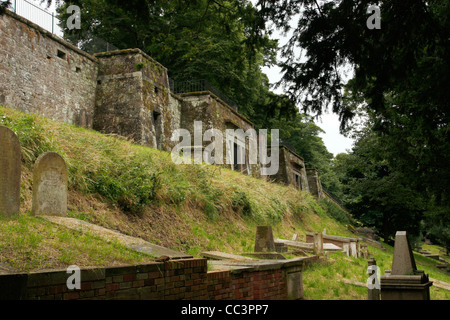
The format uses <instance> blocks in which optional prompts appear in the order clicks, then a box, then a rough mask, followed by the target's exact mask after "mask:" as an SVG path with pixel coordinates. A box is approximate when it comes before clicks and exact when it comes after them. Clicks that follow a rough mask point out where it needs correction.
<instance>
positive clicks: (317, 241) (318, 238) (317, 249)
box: [313, 233, 323, 255]
mask: <svg viewBox="0 0 450 320" xmlns="http://www.w3.org/2000/svg"><path fill="white" fill-rule="evenodd" d="M313 236H314V254H317V255H322V254H323V234H322V233H314V235H313Z"/></svg>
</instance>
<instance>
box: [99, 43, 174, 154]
mask: <svg viewBox="0 0 450 320" xmlns="http://www.w3.org/2000/svg"><path fill="white" fill-rule="evenodd" d="M96 58H97V59H98V60H99V73H98V86H97V100H96V109H95V121H94V129H95V130H98V131H101V132H104V133H115V134H119V135H122V136H126V137H130V138H132V139H133V140H135V141H136V142H137V143H139V144H142V145H145V146H150V147H153V148H157V149H161V150H166V151H169V150H170V149H171V146H172V143H171V141H170V138H171V135H172V131H173V130H175V129H177V128H178V127H179V121H180V109H179V108H180V106H179V102H178V101H177V99H176V98H174V97H173V95H172V94H171V93H170V90H169V82H168V76H167V69H166V68H164V67H163V66H162V65H161V64H159V63H158V62H156V61H154V60H153V59H152V58H151V57H149V56H148V55H146V54H145V53H144V52H142V51H141V50H139V49H129V50H119V51H112V52H105V53H100V54H96Z"/></svg>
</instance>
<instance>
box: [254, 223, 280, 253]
mask: <svg viewBox="0 0 450 320" xmlns="http://www.w3.org/2000/svg"><path fill="white" fill-rule="evenodd" d="M264 251H267V252H274V251H275V242H274V240H273V234H272V227H271V226H257V227H256V239H255V252H264Z"/></svg>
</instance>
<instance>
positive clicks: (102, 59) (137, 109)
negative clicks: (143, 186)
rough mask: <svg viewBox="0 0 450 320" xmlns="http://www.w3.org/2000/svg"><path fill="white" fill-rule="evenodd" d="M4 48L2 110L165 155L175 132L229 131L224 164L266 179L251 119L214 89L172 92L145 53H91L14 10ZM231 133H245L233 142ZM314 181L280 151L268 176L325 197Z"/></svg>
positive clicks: (3, 27)
mask: <svg viewBox="0 0 450 320" xmlns="http://www.w3.org/2000/svg"><path fill="white" fill-rule="evenodd" d="M0 47H1V50H0V104H2V105H5V106H9V107H12V108H15V109H18V110H20V111H23V112H30V113H36V114H39V115H42V116H45V117H48V118H50V119H53V120H56V121H61V122H65V123H69V124H74V125H77V126H81V127H84V128H88V129H94V130H97V131H100V132H103V133H107V134H117V135H121V136H125V137H128V138H131V139H132V140H133V141H134V142H135V143H138V144H141V145H144V146H149V147H152V148H157V149H160V150H164V151H171V150H172V149H173V147H174V146H175V145H177V143H178V141H177V140H176V139H174V140H173V134H174V132H175V131H176V130H177V129H185V130H187V131H188V132H189V133H190V134H191V136H192V137H194V136H195V132H194V127H195V122H196V121H201V123H202V128H201V129H200V131H201V132H202V135H203V134H205V133H206V132H207V131H208V130H209V129H216V130H218V131H221V132H222V133H223V134H224V136H223V162H224V164H223V165H224V166H227V167H229V168H231V169H233V170H237V171H240V172H242V173H244V174H248V175H252V176H255V177H261V176H260V170H259V169H260V167H261V166H260V165H259V159H258V158H256V159H255V156H254V153H257V151H255V152H254V153H252V152H250V150H251V148H253V147H254V145H255V144H254V142H256V145H258V142H259V141H260V138H261V137H258V136H256V138H255V137H254V136H249V135H248V134H246V133H248V132H249V131H251V130H250V129H253V128H254V126H253V124H252V122H251V121H249V120H248V119H246V118H245V117H244V116H243V115H241V114H240V113H239V112H238V111H237V110H236V109H235V108H233V107H232V106H230V105H229V104H228V103H226V102H224V101H223V100H222V99H220V98H219V97H218V96H217V95H216V94H214V93H212V92H210V91H197V92H184V93H179V94H174V93H173V92H172V91H171V90H170V86H169V77H168V72H167V69H166V68H165V67H164V66H162V65H161V64H160V63H158V62H157V61H155V60H154V59H152V58H151V57H150V56H148V55H147V54H145V53H144V52H142V51H141V50H139V49H126V50H117V51H110V52H103V53H98V54H95V55H90V54H88V53H86V52H84V51H82V50H80V49H78V48H77V47H75V46H73V45H72V44H70V43H68V42H67V41H65V40H63V39H61V38H59V37H57V36H55V35H53V34H51V33H50V32H48V31H46V30H45V29H43V28H41V27H39V26H37V25H36V24H34V23H32V22H30V21H28V20H26V19H24V18H22V17H20V16H18V15H16V14H14V13H12V12H10V11H8V10H6V13H5V14H3V15H1V16H0ZM227 129H232V130H234V132H241V133H242V134H237V135H235V136H234V137H233V136H231V137H229V136H226V135H225V132H226V130H227ZM253 132H254V131H253ZM255 139H256V141H255ZM209 143H210V142H208V141H205V140H204V139H202V140H200V142H199V141H195V139H194V141H193V142H192V144H191V146H192V148H193V150H194V151H195V150H196V149H201V150H202V151H204V150H205V148H206V147H207V146H208V144H209ZM256 157H257V156H256ZM203 160H206V159H203ZM226 160H228V161H226ZM230 162H231V164H230ZM316 176H317V179H316V180H314V179H312V178H311V177H310V176H309V175H307V171H306V170H305V165H304V161H303V159H302V157H300V156H299V155H297V154H296V153H295V152H293V151H291V150H290V149H288V148H286V147H281V148H280V153H279V172H278V173H277V174H275V175H273V176H269V177H268V178H269V179H271V178H274V179H275V180H276V181H277V182H279V183H283V184H286V185H294V186H295V187H296V188H298V189H300V190H303V191H307V192H309V191H311V193H314V192H315V193H317V192H318V194H320V181H319V182H317V181H318V174H316ZM311 179H312V180H311ZM311 184H313V185H316V187H314V186H313V187H312V188H311ZM310 189H311V190H310Z"/></svg>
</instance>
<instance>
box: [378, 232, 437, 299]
mask: <svg viewBox="0 0 450 320" xmlns="http://www.w3.org/2000/svg"><path fill="white" fill-rule="evenodd" d="M432 284H433V283H432V282H431V281H429V278H428V274H426V273H424V272H423V271H421V270H417V268H416V262H415V260H414V256H413V254H412V250H411V246H410V245H409V242H408V237H407V234H406V231H397V233H396V234H395V245H394V257H393V261H392V270H386V271H385V275H384V276H381V299H382V300H430V286H432Z"/></svg>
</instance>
